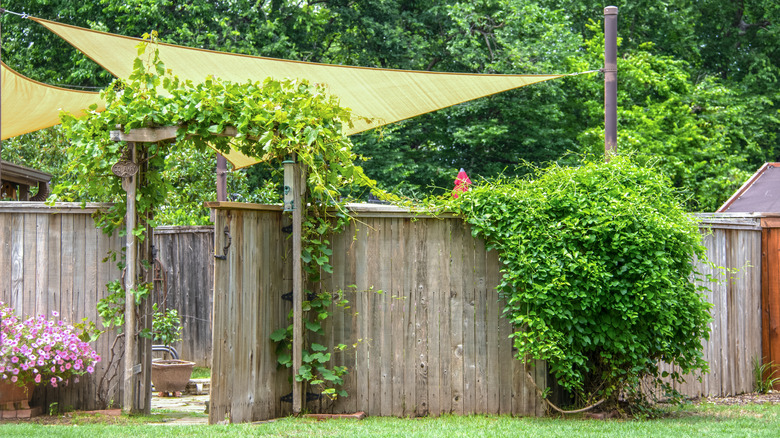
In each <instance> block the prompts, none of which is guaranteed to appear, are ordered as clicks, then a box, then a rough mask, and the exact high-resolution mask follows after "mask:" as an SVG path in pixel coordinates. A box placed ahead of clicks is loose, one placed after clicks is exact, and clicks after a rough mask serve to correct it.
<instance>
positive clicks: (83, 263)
mask: <svg viewBox="0 0 780 438" xmlns="http://www.w3.org/2000/svg"><path fill="white" fill-rule="evenodd" d="M109 205H110V204H87V205H86V208H83V209H82V208H81V205H80V204H78V203H57V204H56V205H55V206H53V207H48V206H46V205H44V204H42V203H40V202H0V301H3V302H5V303H6V304H8V305H10V306H11V307H13V308H14V309H15V310H16V312H17V314H19V315H23V314H24V315H35V314H44V315H47V316H51V311H52V310H56V311H58V312H59V313H60V316H61V317H62V318H63V319H65V320H67V321H71V322H79V321H80V320H81V319H82V318H85V317H86V318H89V320H90V321H94V322H95V323H97V324H98V327H101V328H102V324H100V323H99V322H98V321H99V316H98V314H97V309H96V304H97V302H98V300H100V299H102V298H105V297H106V296H107V295H108V291H107V289H106V286H105V285H106V283H108V282H109V281H111V280H114V279H117V278H119V276H120V272H119V270H118V269H117V268H116V264H115V263H113V262H103V259H104V258H105V257H106V256H107V254H108V253H109V251H115V252H117V253H119V252H121V251H122V248H124V239H122V238H120V237H119V236H118V235H113V236H109V235H106V234H104V233H103V232H102V231H100V230H98V229H96V228H95V224H94V221H93V220H92V217H91V215H92V213H94V212H95V211H96V210H98V209H101V208H107V207H108V206H109ZM213 240H214V234H213V227H160V229H159V230H158V231H156V232H155V246H156V247H157V248H158V249H159V253H158V259H160V261H161V262H162V265H163V267H164V272H165V274H166V280H167V286H168V307H173V308H176V309H177V310H178V311H179V314H180V315H181V316H182V324H183V330H182V335H183V341H182V343H180V344H176V345H174V346H175V347H176V348H177V349H178V351H179V353H180V354H181V356H182V357H183V358H186V359H190V360H193V361H194V362H196V364H198V365H201V366H210V362H211V326H210V318H211V299H212V287H213V280H212V278H213V250H212V248H213V246H214V245H213ZM115 336H116V331H115V330H110V331H109V332H107V333H106V334H104V335H103V336H101V338H100V339H99V340H98V341H97V343H96V345H94V348H95V349H96V350H97V352H98V354H100V356H101V357H102V358H103V360H102V361H101V362H100V363H99V364H98V365H97V367H96V371H95V374H94V375H93V376H92V377H83V378H81V379H80V381H79V383H78V384H69V386H68V387H60V388H58V389H54V388H50V387H48V388H46V389H38V390H36V394H35V399H34V400H33V402H34V404H36V405H38V406H49V405H50V404H51V403H54V402H56V403H58V406H60V407H61V408H66V407H73V408H76V409H96V408H98V407H99V406H98V401H97V398H96V393H97V388H96V385H97V382H99V381H100V378H101V377H102V376H103V374H105V372H106V366H107V360H108V357H109V349H110V347H111V342H112V341H113V339H114V337H115ZM119 344H120V345H118V346H117V348H116V351H117V352H119V353H121V352H122V348H121V344H122V343H121V342H120V343H119ZM119 367H120V368H119V369H120V373H119V375H118V377H117V378H118V379H119V380H121V370H122V363H121V362H120V364H119ZM119 387H120V388H117V389H116V390H114V391H112V392H111V393H110V394H108V396H107V400H114V401H116V402H117V403H118V402H119V401H120V400H122V398H121V384H120V385H119Z"/></svg>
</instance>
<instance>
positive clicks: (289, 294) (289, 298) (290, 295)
mask: <svg viewBox="0 0 780 438" xmlns="http://www.w3.org/2000/svg"><path fill="white" fill-rule="evenodd" d="M314 298H315V297H314V294H313V293H311V292H309V293H307V294H306V299H307V300H308V301H312V300H313V299H314ZM282 299H283V300H285V301H289V302H291V303H292V300H293V293H292V291H290V292H287V293H286V294H282Z"/></svg>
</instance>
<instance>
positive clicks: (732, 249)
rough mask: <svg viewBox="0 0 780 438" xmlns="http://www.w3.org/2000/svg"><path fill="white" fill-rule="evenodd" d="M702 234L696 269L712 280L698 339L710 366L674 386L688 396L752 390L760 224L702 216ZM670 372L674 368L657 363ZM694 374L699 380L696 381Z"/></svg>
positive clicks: (758, 300) (756, 351)
mask: <svg viewBox="0 0 780 438" xmlns="http://www.w3.org/2000/svg"><path fill="white" fill-rule="evenodd" d="M702 219H703V223H702V225H701V229H702V239H703V242H704V245H705V246H706V247H707V257H708V258H709V260H710V262H711V265H707V264H703V263H700V262H698V261H697V262H696V269H697V270H698V271H699V272H701V273H703V274H709V275H711V276H712V277H713V278H715V279H717V280H718V281H717V282H705V283H702V284H703V285H704V286H706V287H707V288H709V289H710V291H709V292H707V300H708V301H709V302H710V303H712V304H713V307H712V309H711V310H710V314H711V315H712V321H711V322H710V329H711V332H710V338H709V340H708V341H703V345H704V359H705V360H706V361H708V363H709V367H710V371H709V373H706V374H704V375H699V374H694V375H688V376H685V379H686V382H685V383H683V384H675V385H674V388H675V389H677V390H678V391H680V392H681V393H682V394H684V395H686V396H690V397H698V396H721V395H733V394H741V393H745V392H751V391H752V390H753V383H752V382H753V381H752V371H753V361H754V360H756V359H759V360H760V358H761V357H762V353H761V349H762V346H761V318H759V315H760V314H761V272H762V268H761V267H762V263H764V262H762V258H761V254H762V251H761V242H762V237H761V234H762V232H761V228H760V222H759V219H758V218H753V217H735V216H733V215H730V216H727V215H708V216H706V217H703V218H702ZM662 370H665V371H668V372H672V371H673V370H674V367H672V366H671V365H668V364H664V365H662ZM699 379H700V380H701V381H699Z"/></svg>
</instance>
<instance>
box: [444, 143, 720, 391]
mask: <svg viewBox="0 0 780 438" xmlns="http://www.w3.org/2000/svg"><path fill="white" fill-rule="evenodd" d="M534 176H535V179H534V180H522V179H507V180H502V181H499V182H495V183H484V184H482V185H479V186H477V187H472V190H471V191H470V192H467V193H465V194H464V195H462V196H461V198H459V202H457V203H455V205H456V207H457V208H458V209H459V211H460V212H461V214H463V215H464V216H465V217H466V220H467V221H468V222H469V223H470V224H471V225H472V227H473V233H474V234H475V235H477V236H482V237H484V238H485V239H486V241H487V244H488V246H489V247H490V248H493V249H497V250H498V251H499V257H500V260H501V263H502V270H501V271H502V274H503V277H502V280H501V282H500V284H499V286H498V290H499V293H500V295H501V296H502V297H503V298H504V299H505V300H506V303H507V304H506V308H505V314H506V316H507V317H508V318H509V319H510V321H511V322H512V324H513V325H514V327H515V328H516V329H517V331H516V332H515V333H514V334H513V335H512V336H513V338H514V345H515V347H516V348H517V357H518V358H519V359H521V360H524V359H526V358H533V359H539V360H546V361H547V364H548V367H549V370H550V372H551V373H552V375H553V376H554V377H555V379H556V380H557V381H558V383H560V384H561V385H562V386H563V387H564V388H566V389H568V390H571V391H574V392H575V393H576V394H578V395H579V396H580V397H581V400H587V399H590V397H591V396H595V397H612V399H613V400H616V398H617V396H618V394H620V393H621V391H622V390H624V389H629V388H630V387H632V386H637V385H638V383H639V381H640V380H641V379H643V378H645V377H647V376H650V377H654V378H658V377H661V376H659V375H658V373H659V372H658V363H659V361H664V362H667V363H674V364H676V365H677V366H679V367H680V371H681V373H680V374H677V373H675V374H673V375H672V376H671V378H672V379H674V380H680V379H681V378H682V377H681V374H687V373H689V372H691V371H694V370H702V371H706V370H707V364H706V362H704V360H703V359H702V344H701V340H702V339H707V338H708V337H709V328H708V327H707V323H708V322H709V320H710V316H709V313H708V309H709V307H710V305H709V304H708V303H707V302H706V300H705V297H704V295H703V294H701V293H700V292H701V288H700V287H697V286H695V285H694V283H693V282H691V279H692V278H698V277H699V274H697V273H696V272H694V271H693V265H692V263H691V262H692V260H693V258H694V257H697V258H699V260H704V259H705V254H704V248H703V246H702V244H701V236H700V234H699V232H698V228H697V226H696V223H695V222H694V220H693V219H692V218H691V217H690V216H689V215H687V214H686V213H685V212H684V210H683V209H682V208H681V206H680V204H679V200H678V198H677V196H676V194H675V192H674V189H672V188H671V187H670V185H669V182H668V180H667V179H665V178H664V177H663V176H662V175H661V174H659V172H658V171H657V170H656V169H652V168H646V167H639V166H637V165H636V164H634V163H633V162H631V160H629V159H627V158H625V157H622V156H618V157H615V158H613V159H612V160H611V161H610V162H609V163H601V162H591V161H584V162H582V163H580V165H579V167H572V168H567V167H557V166H552V167H549V168H547V169H544V170H541V171H537V172H536V173H535V175H534Z"/></svg>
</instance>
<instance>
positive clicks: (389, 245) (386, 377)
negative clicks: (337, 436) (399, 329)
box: [374, 218, 397, 417]
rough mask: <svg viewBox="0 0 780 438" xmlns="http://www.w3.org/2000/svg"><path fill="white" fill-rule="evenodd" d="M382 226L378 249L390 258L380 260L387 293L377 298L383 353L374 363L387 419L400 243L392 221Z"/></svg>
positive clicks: (390, 402)
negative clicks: (394, 282)
mask: <svg viewBox="0 0 780 438" xmlns="http://www.w3.org/2000/svg"><path fill="white" fill-rule="evenodd" d="M376 223H377V225H378V226H379V227H380V229H379V230H378V236H377V237H378V242H377V243H378V246H377V251H378V253H377V259H379V254H382V255H386V256H385V257H382V258H381V260H379V261H378V262H379V263H378V264H379V278H378V283H377V284H376V285H375V286H376V287H377V288H380V289H382V290H383V292H382V294H381V295H380V296H379V297H377V298H378V300H377V304H379V306H378V309H379V313H378V314H377V315H376V320H377V322H378V323H379V326H378V328H379V332H378V333H376V337H375V339H377V341H378V342H377V344H376V345H377V346H378V347H379V348H378V350H379V351H380V355H379V363H378V364H377V363H376V362H374V364H375V366H376V367H378V368H379V370H380V371H379V372H380V388H381V390H380V406H381V408H380V410H379V412H380V414H381V415H382V416H383V417H387V416H390V415H392V414H393V389H392V384H393V380H392V379H393V377H392V367H393V358H394V356H395V355H394V353H393V340H392V334H393V332H392V330H393V327H392V325H393V323H392V312H391V310H390V309H391V306H392V302H393V299H394V298H393V288H392V263H393V261H392V259H391V258H390V257H387V256H391V255H392V254H393V247H394V246H397V243H396V242H394V241H393V235H392V225H391V220H390V219H388V218H382V219H379V220H377V221H376Z"/></svg>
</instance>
